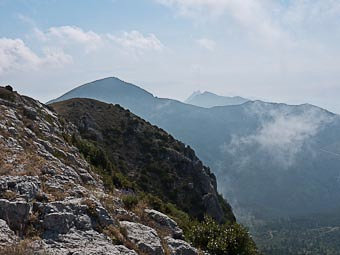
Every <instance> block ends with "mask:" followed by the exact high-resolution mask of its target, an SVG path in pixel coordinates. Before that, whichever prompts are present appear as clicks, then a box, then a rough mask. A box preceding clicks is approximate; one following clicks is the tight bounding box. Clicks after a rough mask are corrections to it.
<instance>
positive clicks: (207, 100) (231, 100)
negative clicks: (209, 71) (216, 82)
mask: <svg viewBox="0 0 340 255" xmlns="http://www.w3.org/2000/svg"><path fill="white" fill-rule="evenodd" d="M247 101H249V99H246V98H243V97H239V96H236V97H226V96H219V95H216V94H214V93H211V92H208V91H205V92H203V93H201V92H200V91H195V92H194V93H192V95H191V96H190V97H188V98H187V99H186V100H185V101H184V102H185V103H187V104H192V105H196V106H200V107H205V108H210V107H214V106H225V105H238V104H243V103H245V102H247Z"/></svg>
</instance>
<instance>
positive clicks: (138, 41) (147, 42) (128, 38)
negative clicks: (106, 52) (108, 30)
mask: <svg viewBox="0 0 340 255" xmlns="http://www.w3.org/2000/svg"><path fill="white" fill-rule="evenodd" d="M107 36H108V38H110V39H111V40H113V41H114V42H116V43H118V44H119V45H120V46H122V47H124V48H127V49H131V50H134V51H147V50H155V51H161V50H163V48H164V45H163V44H162V42H161V41H160V40H159V39H158V38H157V37H156V36H155V35H154V34H149V35H143V34H142V33H140V32H138V31H135V30H134V31H131V32H123V34H122V35H120V36H115V35H112V34H108V35H107Z"/></svg>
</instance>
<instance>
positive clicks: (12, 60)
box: [0, 38, 72, 73]
mask: <svg viewBox="0 0 340 255" xmlns="http://www.w3.org/2000/svg"><path fill="white" fill-rule="evenodd" d="M71 61H72V58H71V56H69V55H66V54H65V53H64V52H63V51H62V50H58V49H51V48H46V49H44V53H43V55H42V56H38V55H37V54H36V53H35V52H33V51H32V50H31V49H30V48H29V47H28V46H26V44H25V43H24V41H23V40H21V39H9V38H0V73H5V72H8V71H12V70H27V69H35V68H37V67H40V66H42V65H45V64H48V65H63V64H66V63H69V62H71Z"/></svg>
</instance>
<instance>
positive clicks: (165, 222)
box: [145, 209, 183, 239]
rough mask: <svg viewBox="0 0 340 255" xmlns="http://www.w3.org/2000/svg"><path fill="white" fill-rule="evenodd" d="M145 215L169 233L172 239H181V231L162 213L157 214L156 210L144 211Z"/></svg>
mask: <svg viewBox="0 0 340 255" xmlns="http://www.w3.org/2000/svg"><path fill="white" fill-rule="evenodd" d="M145 212H146V214H147V215H148V216H149V217H150V218H152V219H153V220H154V221H155V222H156V223H158V224H159V225H160V226H161V227H165V228H167V229H169V230H170V231H171V235H172V236H173V237H174V238H179V239H182V238H183V230H182V229H180V228H179V227H178V225H177V223H176V222H175V221H174V220H173V219H171V218H170V217H168V216H167V215H165V214H164V213H161V212H158V211H156V210H150V209H146V210H145Z"/></svg>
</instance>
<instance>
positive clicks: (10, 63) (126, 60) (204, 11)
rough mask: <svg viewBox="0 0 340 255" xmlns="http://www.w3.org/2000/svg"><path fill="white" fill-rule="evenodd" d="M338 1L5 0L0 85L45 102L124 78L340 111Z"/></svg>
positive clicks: (169, 91)
mask: <svg viewBox="0 0 340 255" xmlns="http://www.w3.org/2000/svg"><path fill="white" fill-rule="evenodd" d="M339 17H340V0H294V1H292V0H242V1H240V0H100V1H98V0H0V84H8V83H10V84H12V85H13V86H14V87H15V88H16V89H17V90H18V91H20V92H21V93H25V94H27V95H30V96H33V97H35V98H38V99H40V100H41V101H47V100H49V99H51V98H54V97H56V96H58V95H60V94H62V93H64V92H66V91H67V90H69V89H71V88H73V87H75V86H77V85H80V84H82V83H84V82H88V81H92V80H95V79H98V78H102V77H107V76H117V77H119V78H121V79H124V80H126V81H130V82H133V83H135V84H137V85H139V86H141V87H143V88H145V89H147V90H149V91H150V92H152V93H153V94H155V95H156V96H160V97H170V98H176V99H180V100H182V99H184V98H186V97H187V96H189V95H190V94H191V93H192V92H193V91H196V90H201V91H205V90H207V91H212V92H215V93H218V94H221V95H240V96H244V97H248V98H254V99H262V100H266V101H275V102H286V103H292V104H299V103H306V102H308V103H312V104H316V105H319V106H322V107H325V108H327V109H329V110H331V111H334V112H338V113H340V100H338V99H339V97H340V70H339V69H340V26H339V25H340V18H339Z"/></svg>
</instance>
